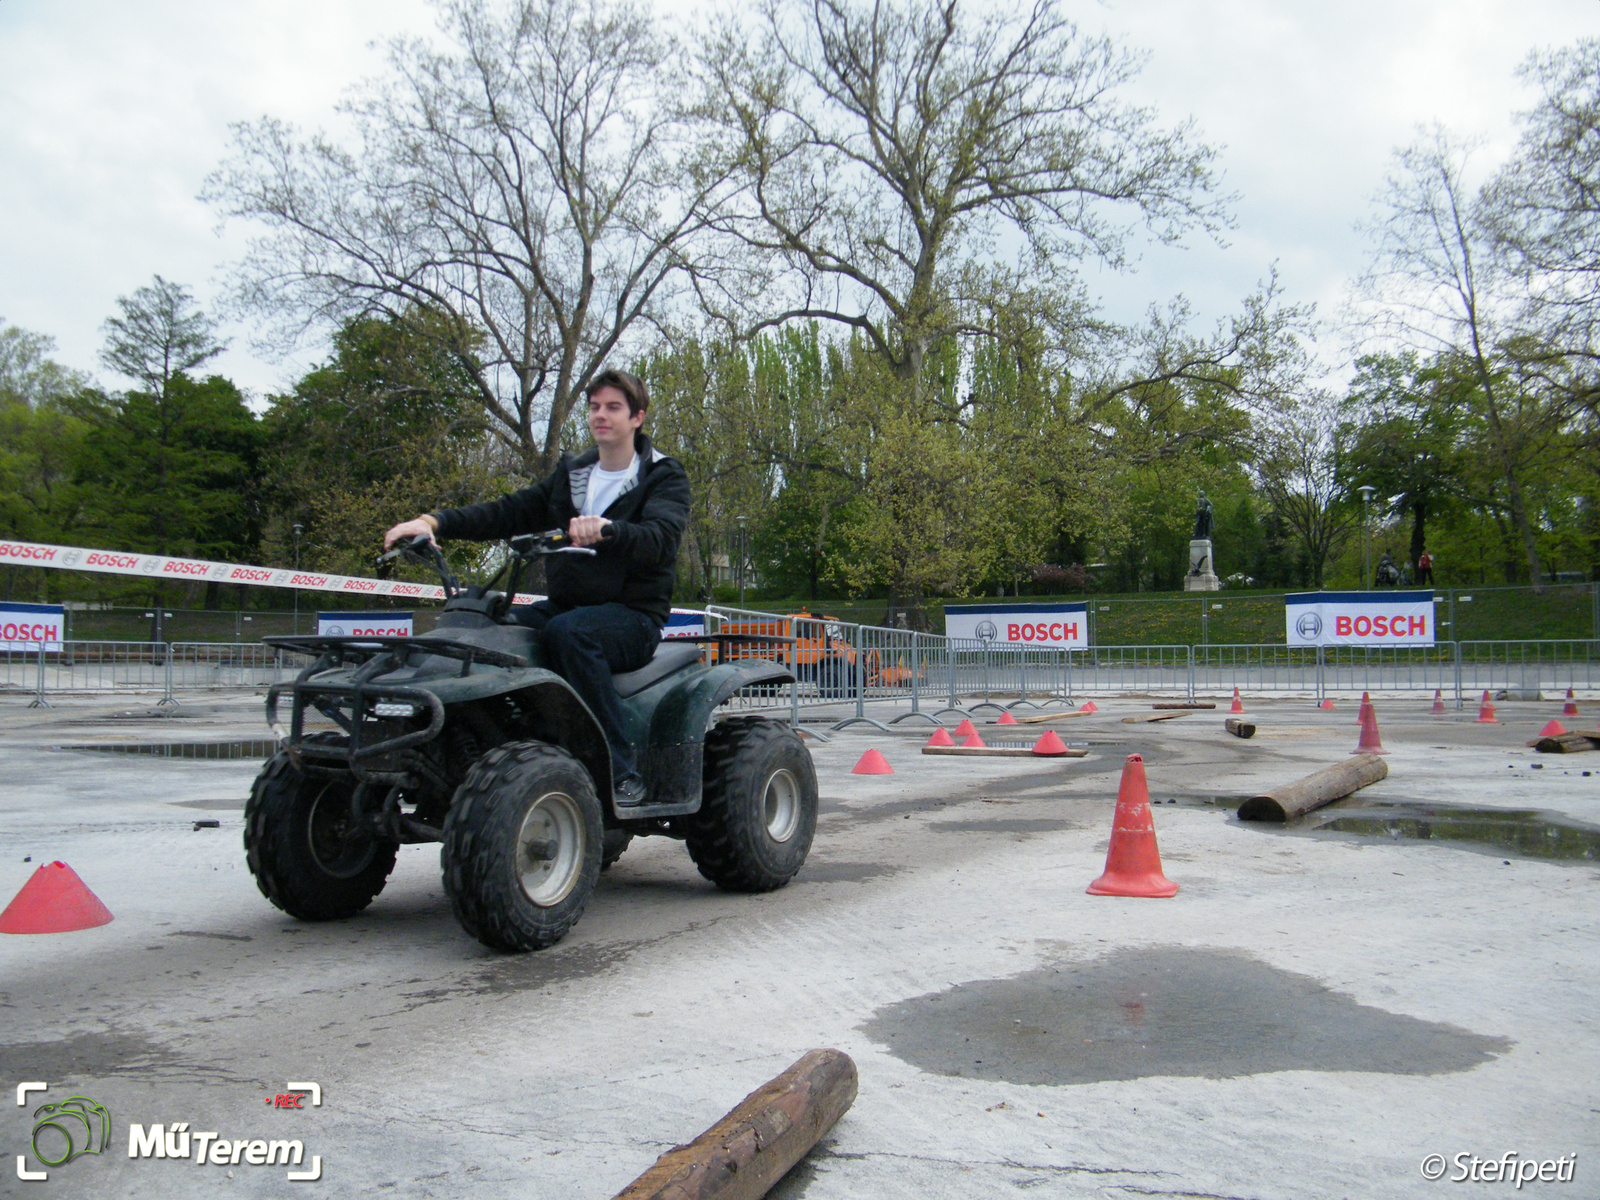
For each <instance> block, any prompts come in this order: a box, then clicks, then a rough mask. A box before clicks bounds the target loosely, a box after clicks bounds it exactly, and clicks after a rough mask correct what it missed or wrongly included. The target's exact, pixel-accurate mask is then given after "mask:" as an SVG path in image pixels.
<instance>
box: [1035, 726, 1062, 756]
mask: <svg viewBox="0 0 1600 1200" xmlns="http://www.w3.org/2000/svg"><path fill="white" fill-rule="evenodd" d="M1033 752H1034V753H1035V754H1037V755H1039V756H1040V757H1041V758H1050V757H1057V758H1059V757H1060V756H1061V755H1063V754H1065V753H1066V752H1067V744H1066V743H1065V742H1063V741H1062V740H1061V739H1060V738H1059V737H1058V736H1056V731H1055V730H1054V729H1046V730H1045V731H1044V736H1043V737H1042V738H1040V739H1039V740H1038V741H1037V742H1035V743H1034V744H1033Z"/></svg>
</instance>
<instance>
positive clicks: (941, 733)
mask: <svg viewBox="0 0 1600 1200" xmlns="http://www.w3.org/2000/svg"><path fill="white" fill-rule="evenodd" d="M925 744H926V745H929V746H954V745H955V744H956V740H955V738H953V737H951V736H950V731H949V730H948V729H946V728H945V727H944V726H943V725H941V726H939V728H937V729H935V730H934V731H933V736H932V737H931V738H929V739H928V740H927V742H926V743H925Z"/></svg>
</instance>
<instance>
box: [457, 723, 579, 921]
mask: <svg viewBox="0 0 1600 1200" xmlns="http://www.w3.org/2000/svg"><path fill="white" fill-rule="evenodd" d="M602 836H603V835H602V830H601V816H600V801H599V800H598V799H597V798H596V797H595V794H594V781H593V780H592V779H590V777H589V772H588V771H587V770H585V769H584V767H583V766H582V764H580V763H579V762H578V760H577V759H575V758H573V757H572V755H570V754H568V753H567V752H566V751H565V750H562V749H559V748H558V747H555V746H551V745H547V744H545V743H544V742H508V743H506V744H505V745H503V746H500V747H498V748H496V749H494V750H491V751H489V753H487V754H485V755H484V756H483V757H482V758H480V759H479V760H478V761H477V762H475V763H473V765H472V767H471V768H470V769H469V770H468V771H467V775H466V778H465V779H463V780H462V781H461V786H460V787H459V788H457V789H456V794H455V799H454V800H453V801H452V802H451V805H450V813H449V815H448V816H447V817H446V818H445V823H444V845H443V846H442V847H440V852H439V858H440V863H441V865H442V866H443V868H444V890H445V892H446V894H448V895H449V897H450V907H451V908H452V909H453V910H454V911H455V914H456V920H458V921H460V922H461V926H462V928H464V929H465V930H466V931H467V932H468V933H470V934H472V935H473V936H474V937H475V938H477V939H478V940H479V941H480V942H482V943H483V944H484V945H485V946H488V947H490V948H491V949H494V950H510V951H525V950H543V949H544V948H545V947H546V946H551V945H554V944H555V943H556V942H558V941H560V940H561V939H562V938H563V937H564V936H565V935H566V933H567V930H569V929H571V928H572V927H573V925H575V924H577V921H578V918H579V917H580V916H582V915H583V907H584V905H585V904H587V903H588V902H589V893H590V892H592V891H593V890H594V885H595V881H596V880H597V879H599V877H600V849H601V839H602Z"/></svg>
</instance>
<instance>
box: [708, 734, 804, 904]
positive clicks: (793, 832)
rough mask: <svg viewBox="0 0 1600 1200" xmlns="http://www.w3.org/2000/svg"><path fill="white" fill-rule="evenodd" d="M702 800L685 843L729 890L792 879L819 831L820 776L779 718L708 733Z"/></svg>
mask: <svg viewBox="0 0 1600 1200" xmlns="http://www.w3.org/2000/svg"><path fill="white" fill-rule="evenodd" d="M703 795H704V798H703V800H702V801H701V804H700V811H699V812H698V813H696V814H695V815H694V816H693V817H692V818H690V820H689V823H688V829H687V832H686V836H685V838H684V841H685V843H686V844H687V845H688V847H689V856H690V857H691V858H692V859H694V865H695V866H696V867H698V868H699V869H700V874H702V875H704V876H705V877H706V878H707V879H709V880H711V882H712V883H714V884H716V885H717V886H718V887H719V888H722V889H723V890H724V891H730V892H770V891H772V890H774V889H775V888H781V887H782V886H783V885H784V884H786V883H788V882H789V880H791V879H793V878H794V876H795V873H796V872H797V871H799V870H800V868H801V866H802V865H804V863H805V861H806V855H807V854H808V853H809V852H810V850H811V839H812V836H813V835H814V834H815V833H816V831H817V773H816V770H815V768H814V767H813V766H812V765H811V752H810V751H809V750H807V749H806V745H805V743H804V742H803V741H801V740H800V735H799V734H798V733H796V732H795V731H794V730H793V729H791V728H790V727H789V726H787V725H784V724H782V723H781V722H778V721H768V720H763V719H759V718H758V719H755V720H733V721H723V722H722V723H721V724H719V725H718V726H717V727H716V728H715V729H713V730H712V731H711V732H710V733H708V734H707V735H706V750H705V789H704V793H703Z"/></svg>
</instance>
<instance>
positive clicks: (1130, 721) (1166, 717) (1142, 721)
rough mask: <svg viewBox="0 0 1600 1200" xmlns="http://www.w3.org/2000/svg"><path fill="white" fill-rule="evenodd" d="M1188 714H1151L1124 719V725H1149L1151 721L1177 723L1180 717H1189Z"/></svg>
mask: <svg viewBox="0 0 1600 1200" xmlns="http://www.w3.org/2000/svg"><path fill="white" fill-rule="evenodd" d="M1188 715H1189V714H1188V712H1163V713H1151V714H1150V715H1148V716H1138V717H1123V718H1122V723H1123V724H1124V725H1147V724H1149V723H1150V722H1151V721H1176V720H1177V719H1178V718H1179V717H1187V716H1188Z"/></svg>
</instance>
